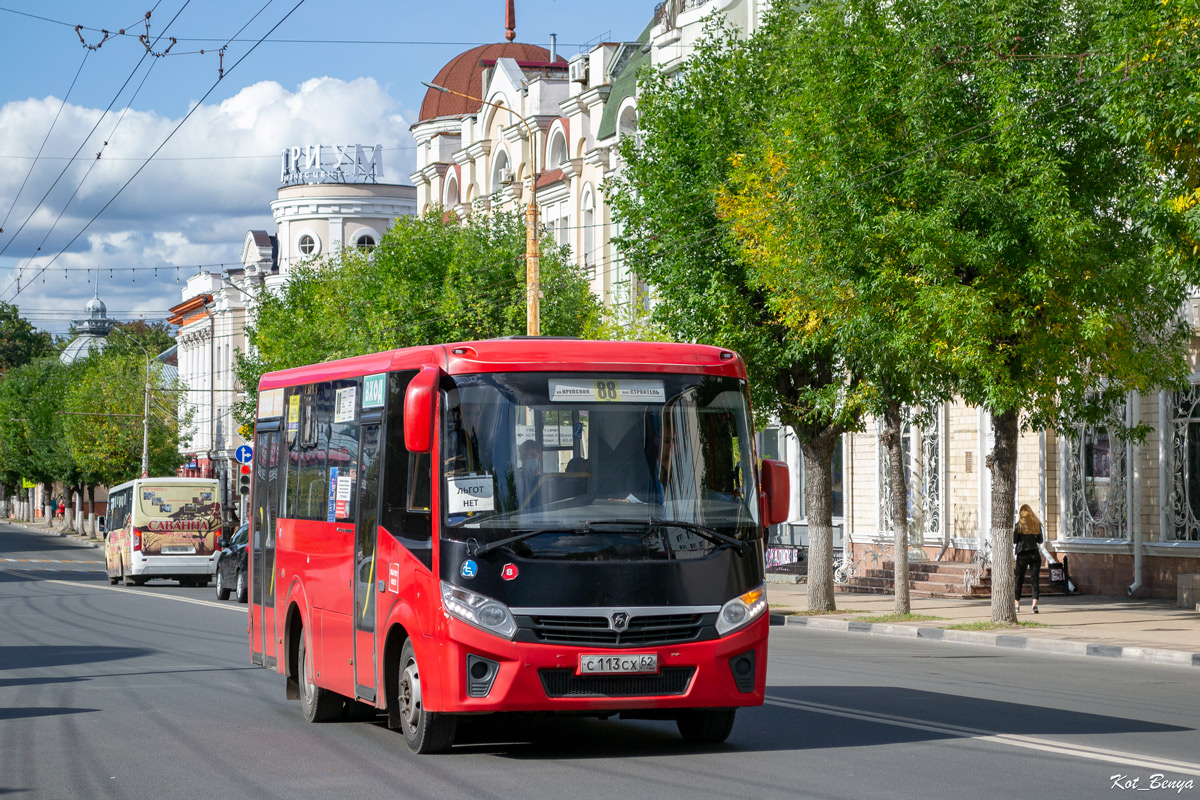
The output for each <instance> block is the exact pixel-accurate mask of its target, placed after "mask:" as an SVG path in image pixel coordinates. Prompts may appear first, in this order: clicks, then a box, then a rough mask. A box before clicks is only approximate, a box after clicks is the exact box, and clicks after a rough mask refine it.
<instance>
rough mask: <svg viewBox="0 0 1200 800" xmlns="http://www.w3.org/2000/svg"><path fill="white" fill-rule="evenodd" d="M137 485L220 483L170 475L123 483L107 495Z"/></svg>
mask: <svg viewBox="0 0 1200 800" xmlns="http://www.w3.org/2000/svg"><path fill="white" fill-rule="evenodd" d="M138 483H157V484H163V483H183V484H188V483H190V484H210V485H213V486H216V485H217V484H219V483H220V481H218V480H217V479H216V478H181V477H179V476H177V475H172V476H169V477H168V476H164V477H161V478H134V479H133V480H131V481H125V482H124V483H122V484H119V485H117V486H114V487H113V488H111V489H109V490H108V493H109V494H110V495H111V494H112V493H113V492H116V491H120V490H121V489H124V488H126V487H128V486H133V485H135V484H138Z"/></svg>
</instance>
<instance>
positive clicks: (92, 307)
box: [83, 295, 108, 319]
mask: <svg viewBox="0 0 1200 800" xmlns="http://www.w3.org/2000/svg"><path fill="white" fill-rule="evenodd" d="M83 313H84V316H86V317H88V318H89V319H104V318H105V317H107V316H108V306H106V305H104V301H103V300H101V299H100V297H99V296H98V295H96V296H93V297H92V299H91V300H88V301H87V305H86V306H84V307H83Z"/></svg>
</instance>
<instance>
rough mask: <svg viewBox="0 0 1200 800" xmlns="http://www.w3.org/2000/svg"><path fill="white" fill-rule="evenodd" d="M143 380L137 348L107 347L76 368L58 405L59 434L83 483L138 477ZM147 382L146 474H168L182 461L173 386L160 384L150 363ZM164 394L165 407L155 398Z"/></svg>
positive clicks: (157, 371)
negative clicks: (131, 351) (60, 413)
mask: <svg viewBox="0 0 1200 800" xmlns="http://www.w3.org/2000/svg"><path fill="white" fill-rule="evenodd" d="M114 343H115V339H114ZM145 382H146V358H145V356H144V355H143V354H142V353H141V351H140V350H139V351H138V352H137V353H136V354H127V353H123V352H120V351H119V350H117V349H114V350H113V351H109V350H107V349H106V351H105V352H103V353H101V354H99V355H93V356H91V357H90V358H89V359H87V361H85V362H83V363H82V364H81V365H79V368H78V375H77V376H76V377H75V378H74V379H73V380H72V381H71V385H70V388H69V389H68V390H67V392H66V393H65V397H64V398H63V401H62V406H63V411H64V412H66V413H65V414H64V415H63V417H62V418H63V420H64V421H63V424H62V432H63V436H64V437H65V441H66V444H67V446H68V447H69V448H70V453H71V457H72V458H73V459H74V462H75V464H76V465H77V468H78V470H79V472H80V473H81V474H82V475H83V478H84V481H85V482H87V483H97V484H103V485H106V486H115V485H116V484H118V483H122V482H124V481H127V480H130V479H132V478H136V477H137V476H138V475H140V474H141V471H142V442H143V418H144V409H145ZM150 384H151V387H152V388H151V391H152V397H151V409H150V417H149V419H150V428H149V439H148V443H149V472H150V474H151V475H171V474H174V473H175V472H176V471H177V470H178V469H179V465H180V464H182V463H183V459H182V456H181V455H180V453H179V426H180V422H179V419H178V418H177V417H176V413H175V407H174V390H176V389H177V388H178V387H175V386H166V385H164V379H163V375H162V365H161V364H160V363H158V362H157V361H151V362H150ZM163 390H165V394H166V396H167V397H169V398H171V399H170V400H168V401H167V402H168V403H170V406H169V407H164V403H163V401H162V400H161V399H159V398H160V397H161V395H162V394H164V391H163ZM156 395H157V396H156ZM185 424H186V420H185Z"/></svg>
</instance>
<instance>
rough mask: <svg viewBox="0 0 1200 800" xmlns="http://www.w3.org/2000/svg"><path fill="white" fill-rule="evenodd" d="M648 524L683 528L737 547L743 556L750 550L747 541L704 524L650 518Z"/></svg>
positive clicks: (711, 539)
mask: <svg viewBox="0 0 1200 800" xmlns="http://www.w3.org/2000/svg"><path fill="white" fill-rule="evenodd" d="M650 524H651V525H659V526H664V527H672V528H683V529H684V530H685V531H691V532H692V533H694V534H696V535H697V536H700V537H702V538H704V539H708V540H709V541H710V542H713V543H714V544H723V545H728V546H729V547H735V548H737V551H738V555H742V556H744V555H746V553H747V552H748V551H749V550H750V543H749V542H745V541H742V540H741V539H736V538H734V537H732V536H729V535H728V534H724V533H721V532H720V531H716V530H713V529H712V528H708V527H705V526H704V525H698V524H697V523H695V522H684V521H683V520H681V519H652V520H650Z"/></svg>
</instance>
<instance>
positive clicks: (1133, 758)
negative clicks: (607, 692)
mask: <svg viewBox="0 0 1200 800" xmlns="http://www.w3.org/2000/svg"><path fill="white" fill-rule="evenodd" d="M766 703H767V704H768V705H773V706H779V707H781V708H791V709H796V710H799V711H810V712H812V713H814V714H828V715H830V716H834V717H845V718H846V719H854V720H859V721H861V722H875V723H878V724H881V725H892V726H895V727H898V728H911V729H913V730H918V731H926V732H929V733H938V734H942V735H944V736H953V737H955V738H959V739H974V740H976V741H980V742H991V743H993V744H1003V745H1007V746H1009V747H1020V748H1024V749H1027V750H1036V751H1038V752H1050V753H1057V754H1059V755H1065V756H1074V757H1076V758H1086V759H1091V760H1093V761H1107V762H1110V763H1113V764H1124V765H1128V766H1134V767H1144V768H1146V769H1153V770H1159V771H1162V772H1175V773H1179V774H1183V775H1190V776H1193V777H1200V764H1196V763H1193V762H1190V761H1175V760H1174V759H1169V758H1161V757H1159V756H1143V755H1138V754H1136V753H1127V752H1123V751H1119V750H1105V749H1104V748H1101V747H1088V746H1086V745H1077V744H1070V743H1066V742H1060V741H1057V740H1054V739H1039V738H1038V737H1036V736H1022V735H1020V734H1015V733H997V732H996V731H988V730H982V729H979V728H965V727H961V726H958V725H946V724H943V723H940V722H925V721H923V720H914V719H910V718H908V717H897V716H893V715H891V714H880V713H877V712H874V711H855V710H852V709H848V708H842V707H839V706H827V705H823V704H821V703H809V702H805V701H802V700H790V699H787V698H782V697H772V696H770V695H767V698H766Z"/></svg>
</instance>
